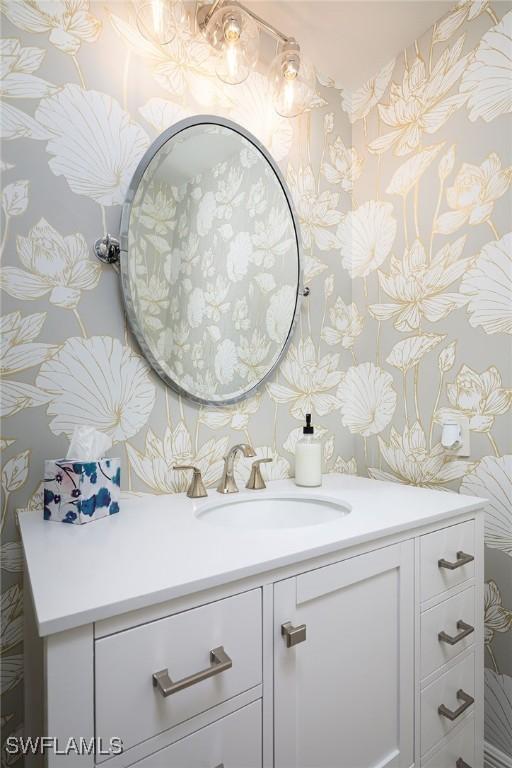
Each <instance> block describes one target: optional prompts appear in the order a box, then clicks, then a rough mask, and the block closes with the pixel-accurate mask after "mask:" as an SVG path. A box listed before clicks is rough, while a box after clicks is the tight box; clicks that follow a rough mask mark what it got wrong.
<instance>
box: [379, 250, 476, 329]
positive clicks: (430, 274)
mask: <svg viewBox="0 0 512 768" xmlns="http://www.w3.org/2000/svg"><path fill="white" fill-rule="evenodd" d="M465 240H466V238H465V237H460V238H459V239H458V240H456V241H455V242H454V243H450V244H447V245H445V246H444V247H443V248H441V250H440V251H439V253H438V254H437V255H436V256H435V257H434V258H433V259H432V261H431V262H429V261H428V257H427V254H426V252H425V248H424V247H423V244H422V243H421V242H420V241H419V240H416V241H415V242H414V243H413V244H412V246H411V248H410V249H409V250H406V251H405V253H404V256H403V259H402V260H399V259H397V258H395V257H392V259H391V265H390V270H389V273H388V274H386V273H384V272H381V271H380V270H379V284H380V287H381V288H382V290H383V291H384V292H385V293H387V295H388V296H389V297H390V298H391V299H392V300H393V303H391V304H384V303H383V304H372V305H370V307H369V311H370V314H371V315H372V316H373V317H374V318H375V319H376V320H389V319H391V318H394V325H395V328H396V329H397V330H398V331H402V332H408V331H414V330H417V329H418V328H419V326H420V324H421V321H422V318H425V319H427V320H429V321H430V322H432V323H435V322H437V321H439V320H443V319H444V318H445V317H447V316H448V315H449V314H450V312H452V311H453V310H454V309H457V308H458V307H463V306H464V305H465V304H467V302H468V299H467V297H466V296H462V295H461V294H460V293H456V292H454V291H450V292H449V291H447V289H448V288H449V286H450V285H451V284H452V283H453V282H455V280H458V279H459V278H460V277H461V275H463V274H464V272H465V271H466V270H467V269H468V266H469V265H470V264H471V259H470V258H466V259H461V258H460V255H461V254H462V250H463V248H464V243H465Z"/></svg>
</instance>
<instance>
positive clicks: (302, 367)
mask: <svg viewBox="0 0 512 768" xmlns="http://www.w3.org/2000/svg"><path fill="white" fill-rule="evenodd" d="M279 375H280V376H282V377H283V378H284V379H285V381H286V382H287V383H288V385H289V386H286V385H284V384H279V383H277V382H271V383H269V384H267V391H268V393H269V395H270V397H271V398H272V400H274V402H276V403H280V404H283V403H289V404H290V413H291V415H292V416H293V417H294V418H295V419H301V420H302V419H304V418H305V416H306V413H313V412H314V413H317V414H318V415H319V416H326V415H327V414H328V413H331V412H332V411H334V410H336V409H337V408H338V407H339V400H338V398H337V397H336V395H334V394H332V392H331V390H333V389H334V388H335V387H337V386H338V384H339V383H340V381H341V377H342V373H341V371H340V370H339V355H337V354H334V355H331V354H330V355H325V356H324V357H322V358H320V360H319V361H318V362H317V357H316V349H315V345H314V344H313V340H312V339H311V338H310V337H308V338H306V339H300V340H299V341H298V342H297V344H291V345H290V349H289V351H288V353H287V355H286V357H285V358H284V360H283V361H282V363H281V365H280V367H279Z"/></svg>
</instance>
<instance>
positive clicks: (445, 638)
mask: <svg viewBox="0 0 512 768" xmlns="http://www.w3.org/2000/svg"><path fill="white" fill-rule="evenodd" d="M457 629H460V630H461V631H460V632H459V633H458V634H457V635H449V634H447V633H446V632H440V633H439V634H438V638H439V640H441V641H442V642H443V643H448V645H457V643H460V641H461V640H464V638H465V637H467V636H468V635H470V634H471V633H472V632H474V631H475V628H474V627H472V626H471V624H466V622H464V621H462V620H460V621H458V622H457Z"/></svg>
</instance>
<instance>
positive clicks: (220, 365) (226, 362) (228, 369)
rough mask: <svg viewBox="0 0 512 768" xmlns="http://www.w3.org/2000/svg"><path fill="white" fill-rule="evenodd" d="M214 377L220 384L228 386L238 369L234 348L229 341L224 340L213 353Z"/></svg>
mask: <svg viewBox="0 0 512 768" xmlns="http://www.w3.org/2000/svg"><path fill="white" fill-rule="evenodd" d="M214 366H215V375H216V377H217V379H218V381H219V383H220V384H230V383H231V382H232V381H233V377H234V375H235V371H236V370H237V367H238V354H237V351H236V346H235V344H234V342H233V341H232V340H231V339H224V340H223V341H221V343H220V344H219V345H218V347H217V351H216V353H215V362H214Z"/></svg>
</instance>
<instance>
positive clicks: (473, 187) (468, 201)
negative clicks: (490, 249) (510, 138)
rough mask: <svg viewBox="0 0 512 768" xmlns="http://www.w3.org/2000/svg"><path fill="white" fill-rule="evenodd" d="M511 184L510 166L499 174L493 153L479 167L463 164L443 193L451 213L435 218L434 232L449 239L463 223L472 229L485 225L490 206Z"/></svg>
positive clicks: (489, 215)
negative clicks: (473, 226)
mask: <svg viewBox="0 0 512 768" xmlns="http://www.w3.org/2000/svg"><path fill="white" fill-rule="evenodd" d="M511 181H512V166H509V167H508V168H505V169H503V170H502V167H501V160H500V158H499V157H498V155H497V154H496V153H495V152H491V154H490V155H489V157H488V158H487V159H486V160H484V162H483V163H482V164H481V165H480V166H478V165H471V164H470V163H464V164H463V166H462V168H461V169H460V171H459V172H458V173H457V176H456V177H455V181H454V182H453V186H452V187H448V189H447V190H446V200H447V202H448V206H449V207H450V208H451V209H452V210H451V211H448V212H447V213H443V214H441V216H439V218H438V219H437V221H436V222H435V224H434V228H435V231H436V232H440V233H441V234H444V235H449V234H451V233H452V232H455V230H456V229H459V227H461V226H462V225H463V224H465V223H466V222H468V223H469V224H471V225H476V224H482V223H483V222H485V221H489V220H490V217H491V215H492V212H493V210H494V203H495V202H496V200H498V199H499V198H500V197H502V196H503V195H504V194H505V192H507V190H508V188H509V186H510V183H511ZM490 223H491V226H492V227H493V226H494V225H492V222H490Z"/></svg>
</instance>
